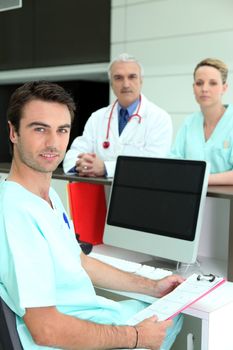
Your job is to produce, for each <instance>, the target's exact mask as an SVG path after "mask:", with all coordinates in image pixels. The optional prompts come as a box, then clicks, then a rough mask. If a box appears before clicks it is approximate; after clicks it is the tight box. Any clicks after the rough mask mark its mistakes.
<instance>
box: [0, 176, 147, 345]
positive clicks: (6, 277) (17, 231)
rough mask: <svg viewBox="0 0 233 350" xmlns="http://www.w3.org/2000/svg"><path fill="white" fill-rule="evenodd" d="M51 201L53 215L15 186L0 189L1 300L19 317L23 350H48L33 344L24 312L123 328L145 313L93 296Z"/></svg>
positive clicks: (62, 216) (56, 203) (68, 230)
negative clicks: (43, 311) (48, 310)
mask: <svg viewBox="0 0 233 350" xmlns="http://www.w3.org/2000/svg"><path fill="white" fill-rule="evenodd" d="M50 199H51V201H52V203H53V209H52V208H51V207H50V206H49V204H48V203H47V202H46V201H44V200H43V199H41V198H40V197H38V196H36V195H34V194H33V193H31V192H29V191H27V190H26V189H25V188H23V187H22V186H20V185H19V184H17V183H15V182H11V181H5V182H2V183H0V242H1V254H0V295H1V297H2V298H3V300H4V301H5V302H6V303H7V304H8V306H9V307H10V308H11V309H12V310H13V311H14V312H15V313H16V315H17V329H18V332H19V336H20V339H21V342H22V344H23V347H24V349H26V350H27V349H28V350H29V349H30V350H32V349H51V348H47V347H41V346H38V345H36V344H35V343H34V341H33V339H32V337H31V335H30V333H29V331H28V329H27V327H26V325H25V323H24V321H23V318H22V316H23V315H24V313H25V308H30V307H45V306H53V305H55V306H56V307H57V309H58V310H59V311H60V312H62V313H65V314H67V315H73V316H76V317H78V318H80V319H85V320H90V321H93V322H97V323H102V324H104V323H108V324H125V323H126V321H127V320H128V318H130V317H131V316H132V315H133V314H134V313H135V312H137V311H139V310H141V309H142V308H144V307H145V304H144V303H141V302H137V301H134V300H131V301H130V300H128V301H123V302H115V301H112V300H109V299H106V298H103V297H100V296H97V295H96V293H95V290H94V287H93V285H92V282H91V280H90V278H89V277H88V275H87V273H86V272H85V270H84V269H83V268H82V266H81V263H80V252H81V250H80V247H79V244H78V243H77V241H76V238H75V233H74V230H73V228H72V223H71V222H70V221H69V220H67V218H68V216H67V213H66V212H65V210H64V208H63V206H62V203H61V201H60V199H59V197H58V196H57V194H56V193H55V191H54V190H52V189H50Z"/></svg>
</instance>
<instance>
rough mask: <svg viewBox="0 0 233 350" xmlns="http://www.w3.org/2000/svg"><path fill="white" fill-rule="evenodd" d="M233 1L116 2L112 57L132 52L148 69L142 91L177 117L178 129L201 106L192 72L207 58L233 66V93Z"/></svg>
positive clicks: (232, 81)
mask: <svg viewBox="0 0 233 350" xmlns="http://www.w3.org/2000/svg"><path fill="white" fill-rule="evenodd" d="M232 15H233V1H232V0H221V1H219V0H112V28H111V57H115V56H117V55H118V54H119V53H122V52H128V53H130V54H133V55H134V56H136V57H137V59H139V61H141V63H142V64H143V66H144V68H145V78H144V87H143V92H144V93H145V95H146V96H147V97H148V98H150V99H151V100H152V101H153V102H155V103H156V104H158V105H159V106H160V107H162V108H164V109H165V110H167V111H168V112H169V114H170V115H171V116H172V120H173V125H174V133H176V131H177V129H178V127H179V126H180V123H181V121H182V120H183V119H184V117H185V116H186V115H187V114H189V113H191V112H193V111H194V110H197V109H198V105H197V104H196V102H195V100H194V97H193V93H192V82H193V79H192V72H193V69H194V67H195V66H196V64H197V63H198V62H199V61H200V60H202V59H204V58H206V57H215V58H219V59H221V60H223V61H224V62H225V63H226V64H227V65H228V67H229V79H228V83H229V90H228V92H227V93H226V95H225V98H224V102H225V103H231V102H232V97H233V47H232V46H233V45H232V43H233V20H232Z"/></svg>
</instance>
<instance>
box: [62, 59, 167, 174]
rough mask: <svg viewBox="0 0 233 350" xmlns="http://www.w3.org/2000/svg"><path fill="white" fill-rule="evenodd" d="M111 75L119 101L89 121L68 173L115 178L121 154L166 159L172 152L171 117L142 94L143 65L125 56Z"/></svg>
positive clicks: (111, 69) (69, 154)
mask: <svg viewBox="0 0 233 350" xmlns="http://www.w3.org/2000/svg"><path fill="white" fill-rule="evenodd" d="M108 73H109V79H110V83H111V86H112V89H113V92H114V94H115V95H116V97H117V100H116V101H115V102H114V103H113V104H111V105H110V106H108V107H104V108H101V109H99V110H98V111H96V112H94V113H93V114H92V115H91V117H90V118H89V119H88V121H87V123H86V125H85V128H84V132H83V135H82V136H79V137H77V138H76V139H75V140H74V141H73V143H72V145H71V148H70V150H69V151H68V152H67V154H66V156H65V159H64V162H63V167H64V171H65V172H66V173H69V172H71V173H72V172H78V173H79V175H80V176H103V175H106V176H108V177H112V176H113V175H114V170H115V164H116V158H117V156H118V155H132V156H146V157H164V156H166V155H167V153H168V151H169V149H170V145H171V139H172V124H171V119H170V116H169V115H168V114H167V113H166V112H165V111H164V110H162V109H161V108H159V107H158V106H156V105H154V104H153V103H152V102H150V101H148V100H147V99H146V97H145V96H143V95H142V94H141V88H142V80H143V69H142V66H141V64H140V63H139V62H138V61H137V60H136V59H135V58H134V57H132V56H129V55H128V54H121V55H120V56H119V57H117V58H116V59H115V60H113V61H112V62H111V63H110V66H109V72H108Z"/></svg>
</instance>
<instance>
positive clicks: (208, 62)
mask: <svg viewBox="0 0 233 350" xmlns="http://www.w3.org/2000/svg"><path fill="white" fill-rule="evenodd" d="M203 66H209V67H213V68H215V69H217V70H218V71H219V72H220V74H221V77H222V82H223V84H225V83H226V81H227V74H228V68H227V65H226V64H225V63H224V62H223V61H220V60H218V59H215V58H205V59H204V60H202V61H201V62H199V63H198V64H197V65H196V67H195V69H194V72H193V77H194V79H195V74H196V71H197V70H198V68H200V67H203Z"/></svg>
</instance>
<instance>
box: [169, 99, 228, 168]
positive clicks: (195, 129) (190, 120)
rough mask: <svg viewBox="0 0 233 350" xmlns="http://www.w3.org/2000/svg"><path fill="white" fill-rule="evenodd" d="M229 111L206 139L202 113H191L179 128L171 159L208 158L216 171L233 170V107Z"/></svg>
mask: <svg viewBox="0 0 233 350" xmlns="http://www.w3.org/2000/svg"><path fill="white" fill-rule="evenodd" d="M226 107H227V108H226V111H225V113H224V115H223V116H222V118H221V119H220V121H219V122H218V124H217V125H216V127H215V129H214V131H213V133H212V135H211V136H210V138H209V139H208V140H207V141H206V140H205V136H204V128H203V125H204V117H203V114H202V113H201V112H196V113H193V114H192V115H190V116H188V117H187V118H186V119H185V121H184V123H183V124H182V126H181V128H180V129H179V131H178V133H177V136H176V139H175V143H174V145H173V147H172V150H171V152H170V155H169V156H170V157H171V158H181V159H193V160H205V161H207V162H209V163H210V172H211V173H212V174H215V173H221V172H225V171H229V170H232V169H233V106H232V105H228V106H226Z"/></svg>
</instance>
